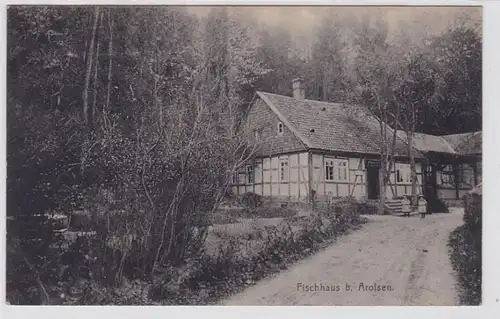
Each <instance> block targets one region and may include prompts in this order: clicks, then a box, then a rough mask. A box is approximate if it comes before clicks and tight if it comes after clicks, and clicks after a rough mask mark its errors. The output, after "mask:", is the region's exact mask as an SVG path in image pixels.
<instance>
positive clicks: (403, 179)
mask: <svg viewBox="0 0 500 319" xmlns="http://www.w3.org/2000/svg"><path fill="white" fill-rule="evenodd" d="M395 169H396V184H406V183H411V171H410V168H409V165H407V164H401V163H396V164H395Z"/></svg>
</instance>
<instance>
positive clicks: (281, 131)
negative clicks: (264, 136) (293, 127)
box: [278, 122, 283, 136]
mask: <svg viewBox="0 0 500 319" xmlns="http://www.w3.org/2000/svg"><path fill="white" fill-rule="evenodd" d="M278 135H280V136H281V135H283V123H281V122H278Z"/></svg>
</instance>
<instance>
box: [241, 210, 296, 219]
mask: <svg viewBox="0 0 500 319" xmlns="http://www.w3.org/2000/svg"><path fill="white" fill-rule="evenodd" d="M250 214H251V216H250V217H252V218H276V217H283V218H286V217H292V216H296V215H297V211H296V210H295V209H293V208H288V207H257V208H255V209H254V210H252V211H251V213H250Z"/></svg>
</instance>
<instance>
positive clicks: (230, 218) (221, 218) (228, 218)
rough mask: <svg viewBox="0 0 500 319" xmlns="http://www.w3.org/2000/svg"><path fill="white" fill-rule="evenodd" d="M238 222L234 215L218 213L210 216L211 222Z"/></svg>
mask: <svg viewBox="0 0 500 319" xmlns="http://www.w3.org/2000/svg"><path fill="white" fill-rule="evenodd" d="M237 222H238V218H237V217H235V216H234V215H230V214H227V213H226V214H224V213H219V214H215V215H214V216H213V218H212V224H216V225H224V224H234V223H237Z"/></svg>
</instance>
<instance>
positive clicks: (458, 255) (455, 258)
mask: <svg viewBox="0 0 500 319" xmlns="http://www.w3.org/2000/svg"><path fill="white" fill-rule="evenodd" d="M448 245H449V247H450V252H449V253H450V259H451V263H452V266H453V269H454V271H455V273H456V275H457V281H458V287H459V289H458V295H459V301H460V304H461V305H470V306H472V305H480V304H481V282H482V271H481V264H482V263H481V260H482V255H481V247H482V244H481V232H479V231H476V232H471V230H470V229H469V227H467V225H462V226H460V227H458V228H457V229H455V230H454V231H453V232H452V233H451V234H450V237H449V243H448Z"/></svg>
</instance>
